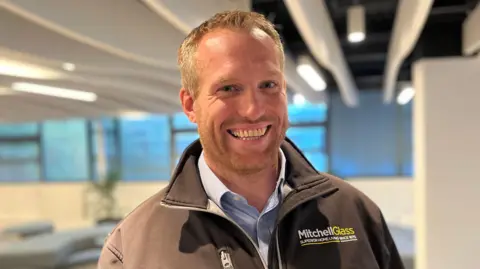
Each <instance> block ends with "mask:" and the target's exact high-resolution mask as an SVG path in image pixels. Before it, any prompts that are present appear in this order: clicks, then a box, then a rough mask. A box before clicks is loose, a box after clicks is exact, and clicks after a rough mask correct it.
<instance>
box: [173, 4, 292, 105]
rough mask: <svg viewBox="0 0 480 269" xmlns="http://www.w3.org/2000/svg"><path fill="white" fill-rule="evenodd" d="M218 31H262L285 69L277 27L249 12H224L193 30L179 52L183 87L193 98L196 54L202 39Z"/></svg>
mask: <svg viewBox="0 0 480 269" xmlns="http://www.w3.org/2000/svg"><path fill="white" fill-rule="evenodd" d="M217 29H239V30H248V31H252V30H254V29H260V30H261V31H263V32H265V33H266V34H267V35H268V36H270V37H271V38H272V39H273V41H274V43H275V45H276V47H277V49H278V53H279V57H280V64H281V67H282V69H283V66H284V61H285V56H284V49H283V44H282V41H281V38H280V35H279V34H278V32H277V30H276V29H275V26H274V25H273V24H272V23H271V22H270V21H269V20H268V19H266V18H265V16H263V15H262V14H259V13H256V12H248V11H238V10H235V11H224V12H220V13H217V14H215V15H214V16H212V17H211V18H210V19H208V20H206V21H205V22H203V23H202V24H201V25H199V26H198V27H196V28H195V29H193V30H192V31H191V32H190V33H189V34H188V36H187V37H186V38H185V39H184V41H183V42H182V44H181V46H180V48H179V50H178V65H179V68H180V74H181V78H182V87H183V88H185V89H186V90H188V91H189V93H190V94H191V95H192V96H193V97H196V96H197V92H198V90H197V88H198V73H197V70H196V68H197V62H196V52H197V48H198V44H199V43H200V41H201V40H202V38H203V37H204V36H205V35H206V34H208V33H211V32H213V31H214V30H217Z"/></svg>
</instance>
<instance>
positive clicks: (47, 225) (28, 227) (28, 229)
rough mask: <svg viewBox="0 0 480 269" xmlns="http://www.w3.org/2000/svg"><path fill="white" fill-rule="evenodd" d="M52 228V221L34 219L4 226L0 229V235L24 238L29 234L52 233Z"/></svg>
mask: <svg viewBox="0 0 480 269" xmlns="http://www.w3.org/2000/svg"><path fill="white" fill-rule="evenodd" d="M54 230H55V228H54V225H53V223H52V222H49V221H36V222H27V223H24V224H20V225H14V226H10V227H7V228H4V229H3V230H1V231H0V236H1V237H7V238H8V237H16V238H19V239H25V238H28V237H31V236H36V235H40V234H48V233H52V232H53V231H54Z"/></svg>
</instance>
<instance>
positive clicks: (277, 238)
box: [274, 192, 323, 269]
mask: <svg viewBox="0 0 480 269" xmlns="http://www.w3.org/2000/svg"><path fill="white" fill-rule="evenodd" d="M292 193H293V192H290V193H289V194H288V195H287V196H286V197H285V199H284V202H283V203H285V201H286V200H287V199H288V198H289V197H290V195H291V194H292ZM321 195H323V193H319V194H316V195H314V196H312V197H310V198H308V199H307V200H305V201H302V202H301V203H299V204H296V205H295V206H294V207H292V209H290V210H289V211H287V212H285V214H284V215H283V218H282V219H281V220H280V219H279V220H278V221H277V223H276V225H275V238H274V239H275V245H276V249H277V251H276V252H277V253H276V254H277V263H278V264H277V266H278V269H283V264H282V255H281V253H280V236H279V233H278V230H279V226H280V222H281V221H282V220H283V219H284V218H285V217H286V216H287V215H288V214H290V212H292V211H293V210H294V209H295V208H297V207H298V206H300V205H302V204H304V203H307V202H310V201H312V200H314V199H316V198H317V197H319V196H321Z"/></svg>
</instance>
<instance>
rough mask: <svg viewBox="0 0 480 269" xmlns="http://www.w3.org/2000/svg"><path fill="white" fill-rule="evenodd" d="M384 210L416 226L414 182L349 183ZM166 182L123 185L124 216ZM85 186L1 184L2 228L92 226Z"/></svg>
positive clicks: (392, 220)
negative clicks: (39, 224)
mask: <svg viewBox="0 0 480 269" xmlns="http://www.w3.org/2000/svg"><path fill="white" fill-rule="evenodd" d="M349 182H351V184H352V185H354V186H355V187H356V188H358V189H360V190H361V191H363V192H365V193H366V194H367V195H368V196H369V197H370V198H371V199H372V200H374V201H375V202H376V203H377V204H378V205H379V206H380V208H381V209H382V210H383V212H384V215H385V217H386V219H387V221H389V222H390V223H394V224H397V225H401V226H405V225H407V226H409V225H411V224H412V223H413V221H412V219H413V200H412V195H413V187H412V181H411V180H409V179H402V178H370V179H369V178H357V179H352V180H349ZM165 184H166V182H146V183H123V184H121V185H120V186H119V188H118V191H117V197H118V201H119V204H120V208H121V211H122V213H123V214H127V213H128V212H130V211H131V210H133V209H134V208H135V207H136V206H137V205H138V204H140V203H141V202H142V201H143V200H145V199H146V198H148V197H150V196H151V195H153V194H154V193H156V192H157V191H158V190H160V189H161V188H163V187H164V186H165ZM85 187H86V185H85V184H84V183H83V184H82V183H32V184H2V185H0V229H1V227H5V226H9V225H14V224H18V223H22V222H28V221H36V220H52V221H53V222H54V223H55V225H56V227H57V228H58V229H65V228H75V227H84V226H89V225H91V224H92V223H93V220H92V219H91V218H90V217H89V216H88V215H87V214H86V208H85V200H84V191H85Z"/></svg>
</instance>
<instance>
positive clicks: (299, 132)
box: [287, 126, 328, 172]
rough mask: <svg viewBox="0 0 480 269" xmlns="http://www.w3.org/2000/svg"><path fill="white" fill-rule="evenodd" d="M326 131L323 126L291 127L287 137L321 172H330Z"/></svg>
mask: <svg viewBox="0 0 480 269" xmlns="http://www.w3.org/2000/svg"><path fill="white" fill-rule="evenodd" d="M325 136H326V131H325V127H323V126H308V127H290V128H289V129H288V130H287V137H288V138H290V139H291V140H292V141H293V143H295V145H297V147H298V148H299V149H300V150H301V151H302V152H303V154H304V155H305V157H306V158H307V159H308V160H309V161H310V162H311V163H312V165H313V166H314V167H315V169H317V170H318V171H321V172H327V171H328V156H327V155H326V153H325V150H326V147H325V143H326V137H325Z"/></svg>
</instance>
